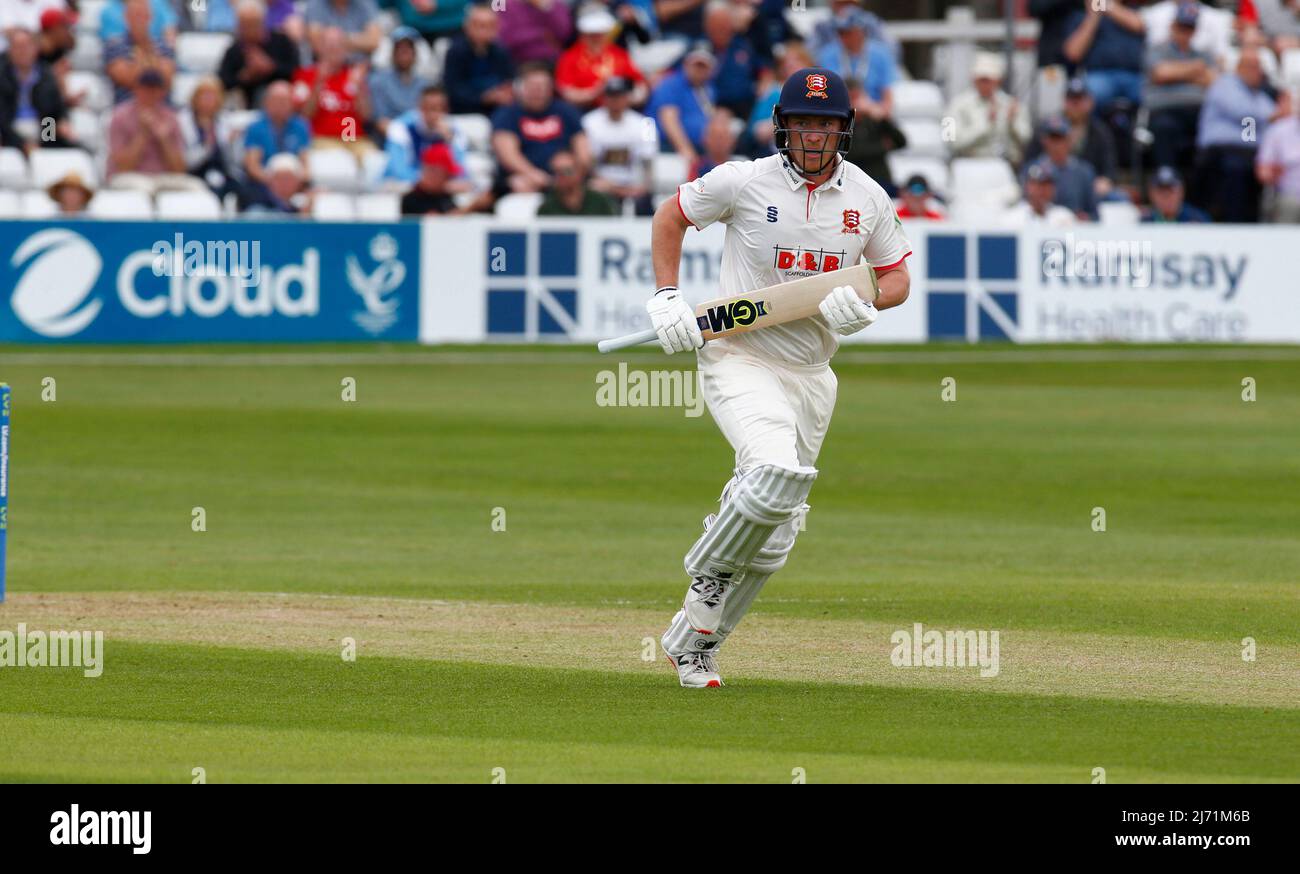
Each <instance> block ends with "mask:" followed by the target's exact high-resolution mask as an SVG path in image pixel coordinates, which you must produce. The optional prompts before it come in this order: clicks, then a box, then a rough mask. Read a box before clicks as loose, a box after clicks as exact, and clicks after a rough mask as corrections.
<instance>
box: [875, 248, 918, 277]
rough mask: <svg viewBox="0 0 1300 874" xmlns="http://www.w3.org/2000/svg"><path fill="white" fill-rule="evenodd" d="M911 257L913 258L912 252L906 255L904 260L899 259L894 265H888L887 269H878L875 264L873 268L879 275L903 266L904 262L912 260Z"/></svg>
mask: <svg viewBox="0 0 1300 874" xmlns="http://www.w3.org/2000/svg"><path fill="white" fill-rule="evenodd" d="M911 256H912V253H911V252H908V253H907V254H906V255H904V256H903V257H902V258H899V259H898V260H897V261H895V262H894V263H893V264H890V265H888V266H886V267H876V266H875V265H874V264H873V265H872V268H873V269H874V270H875V271H876V272H877V273H884V272H885V271H886V270H893V269H894V268H895V267H897V266H898V265H900V264H902V263H903V262H904V261H906V260H907V259H908V258H910V257H911Z"/></svg>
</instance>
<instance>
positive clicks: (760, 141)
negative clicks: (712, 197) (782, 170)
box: [749, 43, 814, 158]
mask: <svg viewBox="0 0 1300 874" xmlns="http://www.w3.org/2000/svg"><path fill="white" fill-rule="evenodd" d="M811 66H814V65H813V59H812V56H811V55H809V54H808V50H807V49H805V48H804V47H803V45H802V44H801V43H790V44H788V45H787V46H786V47H785V51H784V53H782V55H781V60H780V61H779V62H778V65H777V76H776V78H775V79H774V80H773V81H772V83H771V84H770V85H768V87H767V91H766V92H764V93H762V94H760V95H759V98H758V100H757V101H756V102H755V103H754V109H753V111H752V112H751V113H750V114H749V137H750V149H749V153H750V156H751V157H755V158H765V157H767V156H768V155H775V154H776V145H775V143H773V141H772V110H773V109H774V108H775V107H776V102H777V100H779V99H780V97H781V86H782V85H784V84H785V81H786V80H787V79H789V78H790V77H791V76H793V75H794V74H795V73H796V72H798V71H799V70H802V69H803V68H804V67H811Z"/></svg>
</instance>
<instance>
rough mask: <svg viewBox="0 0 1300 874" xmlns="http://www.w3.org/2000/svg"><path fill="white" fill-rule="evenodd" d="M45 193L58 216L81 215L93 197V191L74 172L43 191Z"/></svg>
mask: <svg viewBox="0 0 1300 874" xmlns="http://www.w3.org/2000/svg"><path fill="white" fill-rule="evenodd" d="M45 193H46V194H48V195H49V196H50V200H52V201H54V202H55V203H56V204H57V205H58V207H59V215H64V216H76V215H81V214H82V213H84V212H85V211H86V207H87V206H89V205H90V201H91V200H92V199H93V198H94V196H95V191H94V189H93V188H91V187H90V186H89V185H87V184H86V181H85V180H84V179H82V178H81V174H80V173H77V172H76V171H75V170H74V171H72V172H70V173H67V174H65V175H64V176H63V178H62V179H59V180H58V181H56V182H55V183H54V184H53V185H51V186H50V187H49V188H47V189H45Z"/></svg>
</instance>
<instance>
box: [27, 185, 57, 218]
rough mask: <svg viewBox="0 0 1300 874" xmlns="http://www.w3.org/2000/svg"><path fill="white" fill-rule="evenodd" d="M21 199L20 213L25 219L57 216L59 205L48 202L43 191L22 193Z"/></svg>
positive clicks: (48, 199) (48, 197)
mask: <svg viewBox="0 0 1300 874" xmlns="http://www.w3.org/2000/svg"><path fill="white" fill-rule="evenodd" d="M19 196H20V197H21V198H22V212H23V218H25V219H43V218H51V217H52V216H56V215H58V214H59V205H58V204H57V203H55V202H54V201H52V200H50V196H49V195H48V194H46V193H45V192H44V191H24V192H23V193H22V194H21V195H19Z"/></svg>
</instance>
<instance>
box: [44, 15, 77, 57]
mask: <svg viewBox="0 0 1300 874" xmlns="http://www.w3.org/2000/svg"><path fill="white" fill-rule="evenodd" d="M76 23H77V16H76V15H75V14H73V13H72V12H69V11H67V10H65V9H46V10H45V11H44V12H42V13H41V33H40V37H39V38H38V40H37V41H38V43H39V46H40V55H41V61H43V62H44V63H46V64H49V65H50V68H51V69H55V65H56V64H59V63H60V62H62V61H63V60H64V59H65V58H67V57H68V55H70V54H71V53H72V50H73V49H75V48H76V47H77V35H76V34H75V33H73V31H72V26H73V25H74V24H76ZM56 72H62V70H61V69H56Z"/></svg>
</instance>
